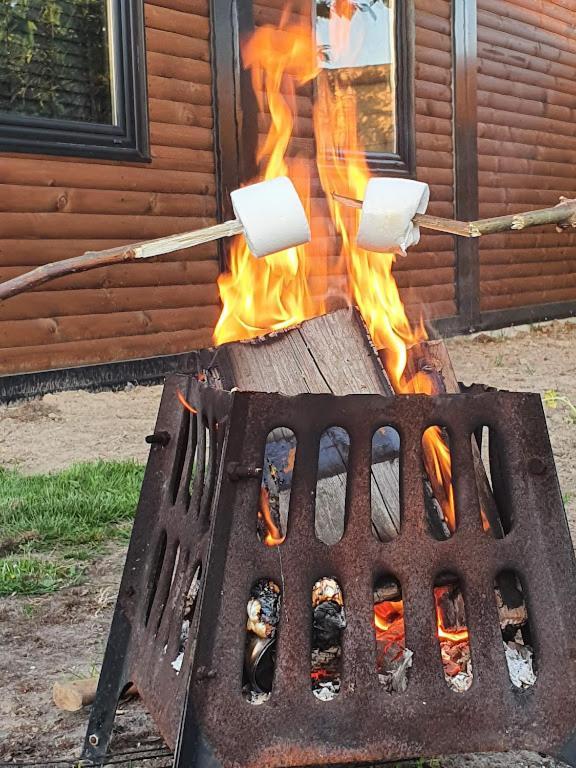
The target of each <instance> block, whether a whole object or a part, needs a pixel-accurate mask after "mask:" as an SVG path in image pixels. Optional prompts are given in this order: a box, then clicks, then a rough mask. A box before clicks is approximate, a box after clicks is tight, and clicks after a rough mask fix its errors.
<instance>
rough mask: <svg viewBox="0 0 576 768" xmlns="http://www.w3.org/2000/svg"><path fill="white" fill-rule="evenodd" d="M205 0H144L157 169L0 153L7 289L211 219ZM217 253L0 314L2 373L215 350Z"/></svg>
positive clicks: (136, 271)
mask: <svg viewBox="0 0 576 768" xmlns="http://www.w3.org/2000/svg"><path fill="white" fill-rule="evenodd" d="M208 8H209V5H208V0H147V1H146V3H145V23H146V45H147V67H148V89H149V116H150V134H151V145H152V148H151V154H152V162H151V163H150V164H136V163H132V164H118V163H117V162H107V161H100V160H99V161H91V160H86V159H82V158H54V157H45V156H42V157H31V156H30V155H15V154H2V155H0V238H1V239H0V280H6V279H9V278H10V277H14V276H16V275H18V274H20V273H22V272H25V271H26V270H27V269H30V268H31V267H34V266H37V265H40V264H44V263H47V262H50V261H53V260H55V259H58V258H62V259H65V258H69V257H71V256H74V255H78V254H80V253H83V252H84V251H86V250H88V249H91V248H92V249H95V250H99V249H102V248H110V247H113V246H117V245H122V244H124V243H128V242H133V241H135V240H141V239H145V238H150V237H158V236H161V235H165V234H172V233H175V232H181V231H185V230H188V229H192V228H194V227H196V226H204V225H210V224H214V223H215V222H216V218H215V217H216V198H215V194H216V183H215V177H214V156H213V134H212V129H213V111H212V90H211V88H212V85H211V69H210V43H209V32H210V29H209V18H208V16H209V12H208ZM217 274H218V259H217V254H216V247H215V246H214V245H212V244H210V245H204V246H200V247H199V248H196V249H193V250H190V251H188V252H186V251H184V252H180V253H175V254H171V255H169V256H166V257H164V258H162V259H159V260H158V261H156V262H153V263H149V262H146V263H142V264H125V265H117V266H114V267H111V268H107V269H102V270H96V271H94V272H90V273H85V274H82V275H76V276H69V277H65V278H61V279H60V280H57V281H55V282H54V283H52V284H47V285H45V286H42V287H41V288H40V289H39V290H36V291H34V292H32V293H28V294H24V295H22V296H17V297H14V298H13V299H10V300H9V301H6V302H5V303H3V304H2V305H1V306H0V375H3V374H9V373H16V372H18V373H22V372H27V371H38V370H43V369H49V368H60V367H68V366H74V365H80V364H88V363H106V362H109V361H116V360H123V359H130V358H140V357H153V356H157V355H168V354H176V353H179V352H185V351H188V350H190V349H194V348H198V347H203V346H206V345H208V344H209V343H210V340H211V333H212V329H213V327H214V324H215V322H216V320H217V318H218V314H219V306H218V292H217V289H216V277H217Z"/></svg>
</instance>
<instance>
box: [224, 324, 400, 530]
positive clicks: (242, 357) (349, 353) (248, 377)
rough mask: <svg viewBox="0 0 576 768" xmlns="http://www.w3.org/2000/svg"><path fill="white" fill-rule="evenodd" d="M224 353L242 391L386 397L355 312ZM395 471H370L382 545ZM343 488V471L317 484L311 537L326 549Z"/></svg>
mask: <svg viewBox="0 0 576 768" xmlns="http://www.w3.org/2000/svg"><path fill="white" fill-rule="evenodd" d="M225 350H226V353H225V354H226V359H227V361H228V362H229V364H230V366H231V369H232V372H231V380H232V382H233V383H234V384H235V386H237V387H239V388H240V389H243V390H252V391H257V392H261V391H267V392H282V393H283V394H286V395H297V394H300V393H302V392H313V393H327V392H328V393H332V394H335V395H347V394H384V395H390V394H392V389H391V387H390V385H389V383H388V382H387V379H386V376H385V374H384V371H383V368H382V366H381V364H380V362H379V360H378V358H377V356H376V354H375V352H374V349H373V348H372V346H371V344H370V341H369V339H368V336H367V333H366V331H365V329H364V326H363V324H362V321H361V320H360V318H359V316H358V313H357V312H356V311H352V310H340V311H338V312H333V313H331V314H329V315H324V316H323V317H319V318H315V319H314V320H308V321H307V322H305V323H302V325H301V326H299V327H298V328H294V329H292V330H290V331H287V332H284V333H280V334H277V335H274V336H268V337H265V338H264V339H262V340H259V341H256V342H248V343H236V344H229V345H226V347H225ZM335 426H337V425H335ZM398 471H399V465H398V459H394V460H393V461H390V462H383V463H382V464H375V465H374V466H373V468H372V517H373V524H374V527H375V529H376V531H377V532H378V535H379V537H380V538H381V539H383V540H390V539H392V538H394V537H395V536H396V535H397V534H398V531H399V529H400V506H399V503H400V500H399V494H398V488H399V485H398ZM345 486H346V468H345V466H344V465H343V467H342V473H341V474H339V475H337V476H335V477H332V478H326V479H324V480H322V481H320V483H319V488H318V492H317V509H318V510H320V511H321V516H320V517H319V516H318V514H317V518H316V520H317V535H318V536H319V537H320V538H321V539H322V540H323V541H325V542H327V543H335V542H337V541H339V539H340V538H341V537H342V534H343V532H344V519H343V516H342V514H341V510H342V500H343V494H344V493H345Z"/></svg>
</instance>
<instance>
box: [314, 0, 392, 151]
mask: <svg viewBox="0 0 576 768" xmlns="http://www.w3.org/2000/svg"><path fill="white" fill-rule="evenodd" d="M394 6H395V0H368V1H367V2H357V0H316V42H317V45H318V56H319V60H320V66H321V67H322V69H323V72H321V73H320V76H319V77H320V79H324V80H325V81H326V83H327V84H328V87H329V89H330V92H331V93H332V95H333V97H334V99H336V100H339V101H340V102H341V103H342V104H344V105H346V104H347V105H348V107H347V108H344V109H342V110H341V112H340V113H339V114H340V115H341V119H342V120H344V121H345V120H346V119H349V118H350V111H351V110H353V108H354V107H353V105H354V103H356V120H357V122H358V136H359V139H360V142H361V144H362V146H363V147H364V149H365V151H367V152H378V153H394V152H396V118H395V110H396V103H395V102H396V99H395V80H396V76H395V49H394ZM335 130H336V132H338V126H335Z"/></svg>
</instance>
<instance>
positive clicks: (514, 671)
mask: <svg viewBox="0 0 576 768" xmlns="http://www.w3.org/2000/svg"><path fill="white" fill-rule="evenodd" d="M504 652H505V654H506V663H507V664H508V674H509V675H510V680H511V682H512V684H513V685H515V686H516V688H530V686H532V685H534V683H535V682H536V673H535V672H534V651H533V649H532V648H531V647H530V646H529V645H521V644H520V643H515V642H514V641H512V640H510V641H509V642H507V643H504Z"/></svg>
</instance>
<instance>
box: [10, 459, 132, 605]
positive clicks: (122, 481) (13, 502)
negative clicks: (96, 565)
mask: <svg viewBox="0 0 576 768" xmlns="http://www.w3.org/2000/svg"><path fill="white" fill-rule="evenodd" d="M143 474H144V468H143V467H141V466H139V465H138V464H135V463H134V462H106V461H99V462H94V463H90V464H78V465H76V466H73V467H70V468H69V469H66V470H64V471H62V472H57V473H54V474H49V475H23V474H21V473H20V472H17V471H15V470H6V469H0V595H8V594H13V593H17V594H42V593H46V592H52V591H54V590H56V589H58V588H60V587H61V586H64V585H66V584H73V583H77V582H78V581H79V579H80V578H81V575H82V572H83V570H84V569H85V568H86V566H87V564H88V563H89V562H90V561H91V560H92V559H93V558H94V556H95V555H96V553H97V552H98V548H99V546H101V545H102V544H103V543H105V542H107V541H110V540H111V539H126V538H127V537H128V535H129V531H130V526H131V521H132V518H133V515H134V510H135V508H136V504H137V501H138V495H139V492H140V486H141V484H142V478H143ZM2 555H3V557H2Z"/></svg>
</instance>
